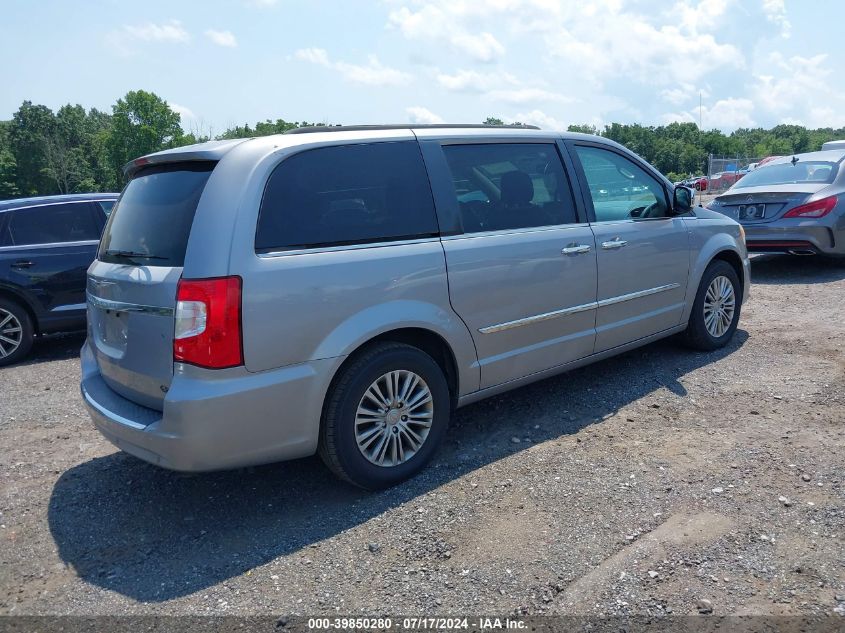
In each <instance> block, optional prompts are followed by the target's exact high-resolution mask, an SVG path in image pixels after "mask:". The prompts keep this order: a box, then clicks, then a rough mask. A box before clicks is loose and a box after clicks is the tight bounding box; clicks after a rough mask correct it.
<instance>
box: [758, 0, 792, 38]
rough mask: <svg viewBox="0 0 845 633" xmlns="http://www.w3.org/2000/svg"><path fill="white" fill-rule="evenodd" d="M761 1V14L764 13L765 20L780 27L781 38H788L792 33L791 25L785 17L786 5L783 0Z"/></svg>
mask: <svg viewBox="0 0 845 633" xmlns="http://www.w3.org/2000/svg"><path fill="white" fill-rule="evenodd" d="M762 1H763V13H765V15H766V19H767V20H768V21H769V22H772V23H773V24H776V25H778V26H779V27H780V33H781V35H782V36H783V37H789V35H790V33H791V31H792V24H791V23H790V22H789V19H788V18H787V17H786V3H785V2H784V0H762Z"/></svg>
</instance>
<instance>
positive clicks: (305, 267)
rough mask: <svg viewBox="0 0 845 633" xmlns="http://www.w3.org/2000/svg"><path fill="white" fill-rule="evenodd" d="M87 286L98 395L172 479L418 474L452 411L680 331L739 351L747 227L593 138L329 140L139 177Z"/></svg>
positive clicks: (85, 380) (427, 131)
mask: <svg viewBox="0 0 845 633" xmlns="http://www.w3.org/2000/svg"><path fill="white" fill-rule="evenodd" d="M127 173H128V175H129V177H130V182H129V184H128V185H127V186H126V188H125V190H124V191H123V193H122V194H121V197H120V199H119V201H118V203H117V205H116V207H115V209H114V211H113V212H112V214H111V217H110V218H109V222H108V225H107V226H106V228H105V231H104V233H103V238H102V241H101V244H100V249H99V253H98V255H97V260H96V261H95V262H94V263H93V264H92V266H91V268H90V269H89V271H88V294H87V299H88V317H89V318H88V338H87V341H86V343H85V346H84V347H83V349H82V382H81V389H82V397H83V399H84V401H85V404H86V405H87V407H88V410H89V411H90V413H91V416H92V418H93V420H94V424H95V425H96V426H97V428H98V429H99V430H100V431H101V432H102V434H103V435H104V436H105V437H106V438H107V439H108V440H110V441H111V442H112V443H114V444H115V445H116V446H118V447H119V448H121V449H123V450H124V451H126V452H128V453H131V454H133V455H135V456H137V457H140V458H142V459H145V460H147V461H149V462H152V463H154V464H158V465H160V466H163V467H166V468H171V469H176V470H190V471H200V470H213V469H222V468H236V467H240V466H246V465H251V464H261V463H267V462H273V461H279V460H284V459H293V458H298V457H304V456H307V455H312V454H314V453H315V452H319V454H320V456H321V457H322V458H323V460H324V461H325V462H326V464H327V465H328V466H329V467H330V468H331V469H332V470H333V471H334V472H335V473H336V474H338V475H339V476H341V477H343V478H344V479H346V480H348V481H350V482H352V483H354V484H357V485H359V486H362V487H365V488H380V487H385V486H390V485H393V484H395V483H397V482H399V481H401V480H403V479H405V478H407V477H410V476H411V475H413V474H414V473H416V472H417V471H419V470H420V469H421V468H422V467H423V466H424V465H425V464H426V463H427V462H428V461H429V460H430V458H431V457H432V455H433V453H434V451H435V450H436V448H437V446H438V443H439V442H440V440H441V439H442V438H443V436H444V433H445V431H446V428H447V425H448V423H449V419H450V416H451V414H452V412H453V410H454V409H455V408H456V407H460V406H463V405H467V404H470V403H472V402H476V401H478V400H481V399H482V398H486V397H489V396H492V395H495V394H499V393H502V392H504V391H507V390H509V389H513V388H515V387H519V386H520V385H524V384H527V383H529V382H532V381H535V380H539V379H541V378H545V377H548V376H552V375H554V374H557V373H560V372H563V371H567V370H569V369H573V368H575V367H578V366H581V365H585V364H587V363H591V362H594V361H597V360H600V359H602V358H606V357H608V356H612V355H615V354H619V353H621V352H624V351H626V350H629V349H632V348H635V347H638V346H640V345H644V344H646V343H649V342H651V341H655V340H657V339H660V338H664V337H667V336H670V335H673V334H680V333H683V334H684V336H685V337H686V339H687V341H688V342H689V343H690V344H691V345H692V346H693V347H695V348H698V349H703V350H713V349H716V348H719V347H723V346H724V345H726V344H727V343H728V342H729V341H730V340H731V338H732V336H733V334H734V332H735V330H736V327H737V323H738V321H739V316H740V309H741V307H742V304H743V302H744V300H745V299H746V298H747V296H748V288H749V274H748V273H749V264H748V256H747V253H746V250H745V244H744V241H743V236H742V227H741V226H740V225H739V224H737V223H736V222H734V221H733V220H731V219H728V218H726V217H725V216H723V215H720V214H718V213H714V212H712V211H708V210H706V209H701V208H698V209H693V208H692V203H691V199H690V193H689V190H688V189H685V188H682V187H679V188H677V189H675V188H673V187H672V185H671V183H669V182H668V181H667V180H666V179H665V178H664V177H663V176H661V175H660V174H659V173H658V172H657V171H655V170H654V169H653V168H652V167H651V166H649V165H648V164H647V163H645V162H644V161H643V160H642V159H640V158H639V157H638V156H636V155H634V154H633V153H631V152H630V151H628V150H626V149H625V148H624V147H622V146H620V145H618V144H616V143H613V142H612V141H608V140H606V139H602V138H599V137H593V136H586V135H579V134H560V133H554V132H545V131H541V130H537V129H526V128H497V127H472V126H457V127H456V126H429V127H426V126H417V127H413V128H409V127H407V126H379V127H361V128H318V129H316V130H313V129H303V130H299V133H288V134H284V135H278V136H267V137H263V138H255V139H241V140H230V141H218V142H211V143H205V144H201V145H195V146H189V147H181V148H178V149H174V150H168V151H165V152H161V153H157V154H152V155H149V156H145V157H143V158H140V159H138V160H136V161H133V162H132V163H131V164H130V165H129V166H128V168H127Z"/></svg>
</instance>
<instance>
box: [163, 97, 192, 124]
mask: <svg viewBox="0 0 845 633" xmlns="http://www.w3.org/2000/svg"><path fill="white" fill-rule="evenodd" d="M167 105H169V106H170V109H171V110H173V111H174V112H176V113H177V114H178V115H179V116H180V118H181V119H182V123H184V122H185V121H187V120H189V119H192V120H196V118H197V116H196V115H195V114H194V113H193V111H192V110H191V109H190V108H188V107H186V106H183V105H179V104H178V103H173V102H172V101H170V102H168V104H167Z"/></svg>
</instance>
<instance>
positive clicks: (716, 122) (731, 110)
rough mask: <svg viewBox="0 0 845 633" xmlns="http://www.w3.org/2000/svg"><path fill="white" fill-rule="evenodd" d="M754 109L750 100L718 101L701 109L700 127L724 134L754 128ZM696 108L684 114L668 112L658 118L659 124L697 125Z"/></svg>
mask: <svg viewBox="0 0 845 633" xmlns="http://www.w3.org/2000/svg"><path fill="white" fill-rule="evenodd" d="M755 111H756V108H755V106H754V102H753V101H751V99H746V98H737V97H729V98H727V99H720V100H719V101H717V102H716V103H715V104H713V105H712V106H704V107H702V108H701V118H702V125H703V126H704V129H705V130H711V129H713V128H716V129H719V130H722V131H724V132H731V131H733V130H735V129H737V128H740V127H755V126H756V125H757V121H756V120H755V118H754V114H755ZM698 119H699V112H698V108H696V109H695V110H690V111H686V112H669V113H666V114H663V115H661V116H660V122H661V123H662V124H664V125H666V124H669V123H675V122H678V123H696V124H697V123H698Z"/></svg>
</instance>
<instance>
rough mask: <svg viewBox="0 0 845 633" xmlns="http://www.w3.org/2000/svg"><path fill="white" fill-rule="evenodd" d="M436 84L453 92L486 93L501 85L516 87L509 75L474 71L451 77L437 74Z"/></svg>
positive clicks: (511, 76) (514, 78) (459, 71)
mask: <svg viewBox="0 0 845 633" xmlns="http://www.w3.org/2000/svg"><path fill="white" fill-rule="evenodd" d="M437 83H438V84H440V85H441V86H442V87H443V88H445V89H446V90H451V91H453V92H477V93H481V92H487V91H489V90H493V89H495V88H497V87H500V86H502V85H511V86H515V85H518V84H519V82H518V81H517V79H516V77H514V76H513V75H511V74H509V73H480V72H477V71H474V70H458V71H456V72H455V74H453V75H448V74H446V73H439V74H438V75H437Z"/></svg>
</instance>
